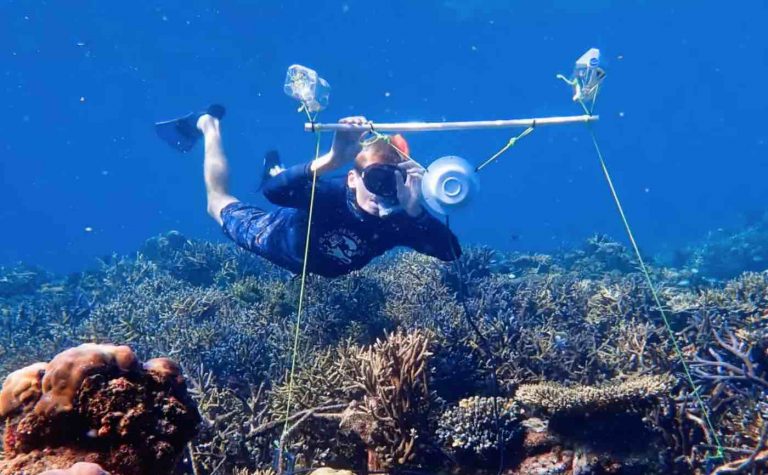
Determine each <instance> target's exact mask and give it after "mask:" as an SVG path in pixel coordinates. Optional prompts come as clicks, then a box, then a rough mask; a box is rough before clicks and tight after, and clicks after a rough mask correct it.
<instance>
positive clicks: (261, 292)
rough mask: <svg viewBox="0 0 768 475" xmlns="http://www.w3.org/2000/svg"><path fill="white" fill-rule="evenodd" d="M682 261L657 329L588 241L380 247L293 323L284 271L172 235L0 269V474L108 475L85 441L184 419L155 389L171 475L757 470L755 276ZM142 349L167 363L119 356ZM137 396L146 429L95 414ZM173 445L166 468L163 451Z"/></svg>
mask: <svg viewBox="0 0 768 475" xmlns="http://www.w3.org/2000/svg"><path fill="white" fill-rule="evenodd" d="M755 235H756V234H755ZM711 249H712V252H713V253H716V252H720V251H715V250H714V249H715V248H714V247H713V248H711ZM713 258H714V256H713ZM707 259H710V258H707ZM707 259H704V260H702V261H700V262H699V264H701V263H703V262H705V261H706V260H707ZM710 261H711V262H715V261H714V260H711V259H710ZM691 262H692V261H691ZM691 262H689V263H688V264H687V265H686V266H685V267H677V268H674V267H659V266H658V265H656V264H653V265H652V266H651V268H650V272H651V274H652V275H653V277H654V280H655V282H656V284H657V289H656V290H657V291H658V293H659V295H660V298H661V305H662V308H663V310H664V312H665V316H666V318H667V320H668V322H669V327H668V326H667V324H666V323H665V321H664V319H663V318H662V315H661V310H662V309H660V308H658V306H657V305H656V302H655V301H654V299H653V298H652V295H651V293H650V291H649V289H648V287H647V284H646V282H645V280H644V278H643V276H642V275H641V274H639V273H638V272H637V269H636V267H635V265H634V262H633V260H632V255H631V253H629V252H628V251H627V249H626V248H625V247H624V246H622V245H621V244H619V243H616V242H613V241H611V240H610V239H608V238H606V237H605V236H594V237H592V238H590V239H589V240H588V241H587V243H585V245H584V246H582V247H580V248H579V249H574V250H563V251H560V252H558V253H554V254H551V255H547V254H525V253H512V254H505V253H501V252H498V251H494V250H492V249H489V248H483V247H479V248H471V247H470V248H468V249H466V250H465V252H464V253H463V255H462V257H461V258H460V259H459V261H458V262H455V263H443V262H440V261H437V260H434V259H431V258H429V257H425V256H422V255H419V254H416V253H412V252H401V253H394V254H392V255H389V256H387V257H385V258H381V259H378V260H377V261H375V262H374V263H372V264H371V265H369V266H368V267H367V268H365V269H363V270H360V271H358V272H354V273H352V274H350V275H348V276H345V277H341V278H338V279H333V280H329V279H323V278H319V277H310V278H309V279H308V280H307V287H306V292H305V306H304V309H303V313H302V315H301V318H300V319H297V315H296V312H297V291H298V284H299V283H298V281H297V280H295V279H291V278H290V277H289V276H288V274H286V273H285V272H283V271H281V270H279V269H277V268H275V267H273V266H271V265H270V264H268V263H266V262H264V261H262V260H260V259H258V258H256V257H254V256H252V255H250V254H248V253H245V252H243V251H241V250H238V249H237V248H235V247H234V246H231V245H220V244H213V243H208V242H200V241H195V240H190V239H187V238H185V237H184V236H182V235H180V234H178V233H167V234H165V235H162V236H158V237H156V238H153V239H150V240H149V241H147V243H146V244H145V245H144V246H143V247H142V248H141V250H140V252H139V253H137V254H136V255H135V256H130V257H128V256H110V257H108V258H105V259H104V260H103V261H102V262H100V264H99V265H98V267H97V268H94V269H92V270H88V271H86V272H81V273H77V274H72V275H69V276H66V277H58V276H54V275H51V274H48V273H46V272H44V271H42V270H39V269H33V268H29V267H25V266H16V267H12V268H3V269H1V270H0V375H3V376H5V375H7V378H6V384H7V389H4V390H3V391H2V392H1V393H0V416H1V417H5V418H6V420H7V421H8V423H9V425H8V427H10V428H11V430H7V431H6V433H5V434H6V437H5V445H6V447H5V449H4V450H5V452H4V453H3V454H2V455H0V465H2V466H3V467H4V468H5V467H8V464H9V463H12V462H13V463H22V459H23V460H25V461H26V463H29V464H32V463H38V462H39V463H41V464H42V462H41V461H45V460H48V461H50V460H53V458H54V457H58V460H59V461H58V462H57V464H56V465H55V467H56V468H60V469H66V468H67V467H71V466H72V464H73V463H75V462H92V463H98V464H99V465H101V466H102V467H104V469H106V470H108V471H109V472H110V473H117V474H120V473H122V472H120V471H119V470H120V467H116V466H115V465H114V463H112V462H114V461H112V462H111V461H110V460H108V457H106V456H104V455H103V452H99V451H100V450H101V451H103V450H105V448H106V447H118V446H120V444H128V445H130V444H129V442H130V441H127V440H125V439H124V438H123V436H122V435H121V430H122V428H123V427H124V426H125V425H127V426H130V427H131V430H133V429H134V428H136V430H138V431H139V432H141V431H142V430H144V431H145V432H144V434H145V441H147V440H150V435H147V434H148V433H149V432H146V431H148V430H149V429H147V427H146V426H145V425H144V424H146V420H150V419H152V420H154V419H158V420H159V421H164V420H170V421H171V422H169V423H165V422H163V423H162V424H160V425H157V424H155V425H153V428H154V429H153V430H155V429H156V430H158V431H159V432H158V433H157V434H156V435H155V437H156V438H155V439H151V440H152V441H153V443H154V442H157V443H158V444H159V443H160V442H161V441H166V442H167V441H168V440H169V439H168V438H169V437H170V438H173V437H175V436H172V434H169V433H167V432H164V431H166V430H170V429H171V427H181V425H183V424H182V422H183V420H186V421H189V422H190V423H191V420H192V419H191V418H192V413H191V412H188V413H184V414H186V416H184V417H187V416H189V419H185V418H184V417H182V415H180V414H176V415H175V416H173V417H179V418H180V419H174V418H173V417H171V415H170V414H164V413H162V410H168V411H171V412H173V411H174V410H175V408H176V409H180V408H179V406H177V405H175V404H170V403H169V404H161V403H160V402H159V401H160V400H162V398H161V399H160V400H154V399H153V400H147V399H146V398H147V397H149V396H148V394H149V393H148V392H147V391H150V392H151V391H158V392H157V393H156V394H160V393H161V392H162V393H163V394H165V396H164V397H167V398H176V400H177V401H182V404H181V406H183V407H184V408H186V409H188V410H190V411H191V409H190V408H191V407H192V404H193V403H192V400H194V402H195V403H196V404H197V406H198V407H199V413H200V419H199V420H200V424H199V432H198V433H197V436H196V437H195V438H194V440H192V441H191V443H189V444H188V447H187V448H186V450H184V452H185V454H184V455H183V456H182V457H181V461H180V462H179V463H178V465H177V466H176V467H175V470H176V473H179V474H196V475H200V474H204V473H214V472H216V473H233V474H243V475H245V474H249V475H253V474H257V473H259V474H267V473H271V472H270V470H275V471H276V472H277V471H282V472H283V473H285V472H287V471H288V470H290V469H296V470H300V469H306V470H309V469H314V468H317V467H318V466H332V467H337V468H346V469H350V470H353V471H356V472H362V471H364V470H368V469H372V468H377V467H386V468H387V469H393V470H394V469H396V470H403V471H407V470H412V469H417V470H432V471H440V470H456V471H461V470H469V472H467V473H476V472H474V471H472V470H477V467H479V466H484V467H487V468H488V469H490V470H494V471H495V470H497V469H498V467H497V465H498V463H499V462H503V464H504V465H505V469H506V470H507V472H506V473H673V474H689V473H691V474H692V473H704V472H707V471H710V472H714V473H721V474H724V473H739V472H742V473H747V472H749V471H754V472H758V473H759V472H760V471H761V470H763V471H764V470H765V467H766V464H767V463H768V461H766V458H768V457H766V455H765V453H766V450H768V447H766V435H765V434H766V421H767V420H768V410H766V407H768V401H766V399H765V393H766V389H767V388H766V382H768V374H766V369H767V368H768V273H758V272H746V273H739V274H738V275H737V274H736V273H735V272H736V271H735V270H729V271H728V272H725V273H722V274H716V273H715V274H716V276H718V277H721V276H725V275H729V276H733V277H734V278H733V279H732V280H730V281H727V282H720V281H717V280H713V279H711V278H709V277H707V276H706V274H707V273H709V272H710V270H709V269H708V267H707V266H706V265H704V264H701V265H700V266H699V267H693V266H692V264H691ZM699 264H696V265H699ZM718 266H720V264H716V265H715V266H714V267H718ZM753 269H755V270H756V269H757V268H753ZM297 320H298V321H299V323H300V329H299V332H298V335H299V338H298V342H297V348H298V350H297V352H296V353H295V354H294V353H293V348H294V330H295V325H296V322H297ZM673 338H674V341H675V342H676V343H677V347H679V348H680V350H681V352H682V358H681V355H679V354H678V353H677V351H676V346H675V344H673ZM84 342H87V343H109V342H120V343H123V344H128V345H130V347H131V348H132V350H133V352H134V353H133V357H130V356H126V355H129V354H128V353H120V351H117V350H115V351H110V352H107V353H106V354H104V353H103V352H89V351H88V348H89V347H88V346H85V347H81V349H80V350H78V351H85V352H86V353H87V354H88V355H90V356H89V357H88V358H85V359H83V360H82V361H83V364H84V366H83V367H82V368H83V371H81V372H79V371H72V370H71V368H74V366H72V367H70V369H68V370H65V371H64V373H65V376H61V375H58V373H56V374H54V373H52V372H51V371H50V370H49V368H50V365H51V364H53V362H54V361H56V359H57V358H58V357H57V358H54V356H55V355H57V353H60V352H62V351H64V350H66V349H67V348H70V347H73V346H77V345H80V344H81V343H84ZM66 354H67V355H69V356H67V358H78V359H79V358H81V356H77V351H71V352H70V353H66ZM157 354H163V355H167V356H168V357H170V358H173V360H174V361H176V362H178V366H176V365H172V364H170V363H169V362H168V361H165V360H160V361H152V360H150V361H148V362H147V363H144V364H141V363H139V362H138V361H140V360H147V359H149V358H150V357H151V356H153V355H157ZM52 358H53V360H52ZM49 360H51V363H48V364H38V365H36V366H30V367H28V368H24V367H26V366H28V365H31V364H33V363H35V362H37V361H49ZM294 363H295V371H294V372H293V373H291V372H290V370H291V368H292V366H293V365H294ZM56 365H57V366H61V367H62V368H66V365H59V363H58V362H57V363H56ZM19 368H24V369H23V370H20V371H17V370H18V369H19ZM94 368H102V369H94ZM104 368H110V369H109V370H108V371H107V370H105V369H104ZM179 368H183V370H184V374H185V376H186V379H187V382H186V384H188V385H189V388H190V389H189V395H188V396H187V395H186V391H181V389H179V390H178V391H179V392H178V393H177V392H174V391H176V389H171V388H180V387H182V386H183V384H182V379H181V372H180V369H179ZM93 371H95V373H93ZM291 374H292V376H291ZM688 374H690V377H691V378H692V380H693V381H692V382H693V384H691V381H689V380H688ZM156 380H157V381H165V382H164V383H162V384H160V383H158V382H157V381H156ZM58 384H61V385H62V386H61V387H59V386H57V385H58ZM74 385H79V386H80V388H79V389H78V390H77V391H76V392H75V393H71V392H67V391H68V390H67V389H66V387H68V386H74ZM163 385H164V386H163ZM65 386H66V387H65ZM160 387H163V388H165V389H162V390H161V389H160ZM693 387H696V388H698V392H697V393H694V392H693V389H692V388H693ZM151 388H154V389H151ZM69 391H71V389H70V390H69ZM73 394H74V395H73ZM153 394H155V393H153ZM182 394H183V395H182ZM110 398H111V399H110ZM185 398H186V399H185ZM189 398H191V400H190V399H189ZM494 398H497V399H494ZM136 401H144V402H145V405H144V406H143V409H142V410H143V411H147V412H146V414H152V415H151V417H150V416H147V418H146V420H145V419H143V418H142V417H138V418H135V417H133V414H137V413H136V412H134V413H131V412H130V410H128V411H126V410H124V409H120V410H117V409H116V408H115V405H123V404H129V403H134V402H136ZM493 401H496V402H497V408H499V407H500V408H501V409H502V411H500V413H499V414H498V415H499V422H500V423H501V427H502V428H503V429H504V430H503V431H500V432H497V430H496V429H497V427H496V419H497V418H496V415H495V414H494V413H493V409H492V406H493V404H489V403H492V402H493ZM38 404H39V406H40V408H41V409H40V413H41V414H43V415H44V417H45V418H47V419H52V420H51V421H46V427H47V429H46V431H44V432H41V433H40V434H42V435H44V436H45V437H48V438H57V437H59V439H58V440H59V441H60V442H61V441H62V439H61V426H60V425H57V424H58V423H57V422H56V421H60V420H68V421H74V422H70V425H69V426H68V427H71V428H77V427H79V429H77V430H78V431H79V434H80V435H81V437H80V438H79V439H77V440H70V441H67V443H64V442H62V443H61V444H60V445H59V446H58V448H56V449H52V451H48V452H41V451H40V450H36V449H39V447H40V444H39V439H37V438H36V437H39V436H34V434H29V433H25V432H24V430H19V428H21V429H25V427H32V424H36V423H38V422H39V423H40V424H42V421H40V420H39V419H35V417H32V416H31V414H35V408H36V407H37V406H38ZM131 407H134V406H131ZM163 408H165V409H163ZM100 411H108V412H107V413H104V412H100ZM157 411H160V413H158V412H157ZM182 412H183V411H182ZM115 413H120V414H121V415H120V416H119V417H118V416H117V415H116V414H115ZM129 413H130V415H129ZM108 414H112V415H111V416H108ZM105 416H108V417H105ZM41 417H42V416H41ZM164 417H165V418H166V419H163V418H164ZM168 418H170V419H168ZM22 421H24V424H27V425H26V426H25V425H22V426H21V427H20V426H19V424H20V423H21V422H22ZM78 424H79V425H78ZM169 424H170V425H169ZM179 424H181V425H179ZM34 427H37V426H34ZM185 427H187V426H185ZM91 429H93V430H94V431H95V432H93V433H92V434H93V435H94V436H95V437H89V436H88V433H89V431H90V430H91ZM25 430H26V429H25ZM176 431H177V433H178V434H181V433H182V432H183V433H185V434H187V435H189V434H190V432H188V431H187V429H184V430H181V429H176ZM150 432H151V431H150ZM9 434H10V436H9ZM152 434H155V433H154V432H153V433H152ZM499 436H501V441H502V444H501V447H502V450H501V451H500V452H499V451H498V449H499V444H498V442H497V441H498V440H499ZM173 440H176V439H173ZM70 442H72V444H74V443H75V442H77V443H78V444H82V445H83V446H86V447H85V448H87V449H88V450H91V452H89V453H90V454H91V455H93V454H96V455H94V456H93V457H94V458H91V459H87V458H84V457H82V455H83V454H84V452H83V451H84V450H85V448H83V446H81V445H75V446H73V445H72V444H69V443H70ZM169 443H170V442H169ZM68 444H69V445H68ZM110 444H112V445H110ZM174 444H175V445H174ZM161 445H162V444H161ZM171 445H172V446H173V447H172V450H169V451H168V452H167V453H168V454H169V455H168V458H167V460H168V463H169V464H170V463H171V462H173V463H174V464H175V463H176V459H177V458H178V456H179V454H180V451H181V450H182V447H181V446H180V445H179V444H177V443H176V442H174V443H172V444H171ZM149 446H150V445H147V447H149ZM152 447H155V448H158V446H157V445H156V444H155V445H153V446H152ZM27 449H29V453H21V451H22V450H27ZM158 451H160V452H162V453H164V454H165V453H166V452H164V451H163V450H160V449H159V448H158ZM114 453H116V454H117V453H120V452H119V451H117V450H116V451H115V452H114ZM99 454H101V455H99ZM171 454H173V457H171ZM497 455H500V456H498V457H497ZM145 456H146V457H147V458H151V457H154V455H151V456H150V455H148V454H144V455H141V457H145ZM99 457H101V458H99ZM137 457H138V455H137ZM128 459H129V458H128V457H124V460H128ZM171 459H172V460H171ZM164 460H165V459H164ZM111 463H112V465H110V464H111ZM40 466H41V467H42V465H40ZM46 468H51V467H46ZM41 470H42V468H41Z"/></svg>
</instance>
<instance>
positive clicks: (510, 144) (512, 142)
mask: <svg viewBox="0 0 768 475" xmlns="http://www.w3.org/2000/svg"><path fill="white" fill-rule="evenodd" d="M534 127H536V122H535V121H534V123H533V125H532V126H530V127H528V128H527V129H525V130H524V131H523V132H522V133H521V134H520V135H518V136H517V137H512V138H511V139H509V142H507V144H506V145H505V146H503V147H501V150H499V151H498V152H496V153H494V154H493V155H492V156H491V158H489V159H488V160H486V161H484V162H483V163H481V164H480V165H478V166H477V167H476V168H475V171H476V172H479V171H480V170H482V169H483V168H485V167H486V166H487V165H490V164H491V163H493V162H494V160H496V159H497V158H499V157H500V156H501V154H503V153H504V152H506V151H507V150H509V149H510V148H512V147H513V146H514V145H515V144H516V143H517V141H518V140H520V139H521V138H523V137H525V136H526V135H528V134H530V133H531V132H533V128H534Z"/></svg>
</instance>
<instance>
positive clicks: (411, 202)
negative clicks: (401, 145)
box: [397, 160, 424, 217]
mask: <svg viewBox="0 0 768 475" xmlns="http://www.w3.org/2000/svg"><path fill="white" fill-rule="evenodd" d="M398 168H400V171H401V173H403V174H405V183H403V182H402V181H400V180H398V182H397V200H398V201H399V202H400V206H402V207H403V209H404V210H405V212H406V213H407V214H408V216H411V217H416V216H420V215H421V214H422V213H424V208H422V206H421V180H422V178H423V177H424V168H423V167H422V166H421V165H419V164H418V163H416V162H414V161H413V160H408V161H406V162H403V163H401V164H399V165H398Z"/></svg>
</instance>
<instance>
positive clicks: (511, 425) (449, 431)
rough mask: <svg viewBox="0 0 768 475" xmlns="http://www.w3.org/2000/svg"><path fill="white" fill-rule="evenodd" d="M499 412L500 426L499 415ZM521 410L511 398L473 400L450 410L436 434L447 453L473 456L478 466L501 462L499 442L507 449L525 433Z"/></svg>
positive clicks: (445, 413) (460, 402)
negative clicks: (521, 420) (523, 431)
mask: <svg viewBox="0 0 768 475" xmlns="http://www.w3.org/2000/svg"><path fill="white" fill-rule="evenodd" d="M495 411H498V424H497V418H496V416H495ZM520 419H521V414H520V408H519V407H518V405H517V403H516V402H515V401H514V400H511V399H502V398H497V399H496V407H494V401H493V399H492V398H481V397H472V398H467V399H462V400H461V401H459V403H458V404H457V405H456V406H452V407H449V408H448V409H446V410H445V411H444V412H443V413H442V414H441V415H440V418H439V420H438V428H437V431H436V433H435V435H436V436H437V440H438V441H439V442H440V443H441V444H443V446H444V447H445V448H446V450H448V451H450V452H453V453H455V454H457V455H458V456H465V457H466V456H467V455H470V456H471V457H470V460H472V461H474V463H475V464H483V465H492V464H493V463H496V462H498V457H497V456H496V454H498V450H499V442H501V446H502V448H503V450H507V449H508V448H509V445H510V442H511V441H513V440H514V439H515V438H516V436H518V435H519V434H520V433H521V432H522V426H521V425H520Z"/></svg>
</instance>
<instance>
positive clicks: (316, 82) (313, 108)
mask: <svg viewBox="0 0 768 475" xmlns="http://www.w3.org/2000/svg"><path fill="white" fill-rule="evenodd" d="M283 91H285V93H286V94H287V95H289V96H291V97H293V98H294V99H296V100H297V101H299V102H301V104H302V107H303V108H305V109H306V110H307V111H309V112H318V111H321V110H323V109H325V108H326V107H327V106H328V99H329V97H330V93H331V86H330V84H328V81H326V80H325V79H323V78H321V77H320V76H318V75H317V72H315V71H314V70H313V69H310V68H308V67H306V66H302V65H300V64H294V65H292V66H291V67H289V68H288V72H287V73H286V75H285V83H284V84H283Z"/></svg>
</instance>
